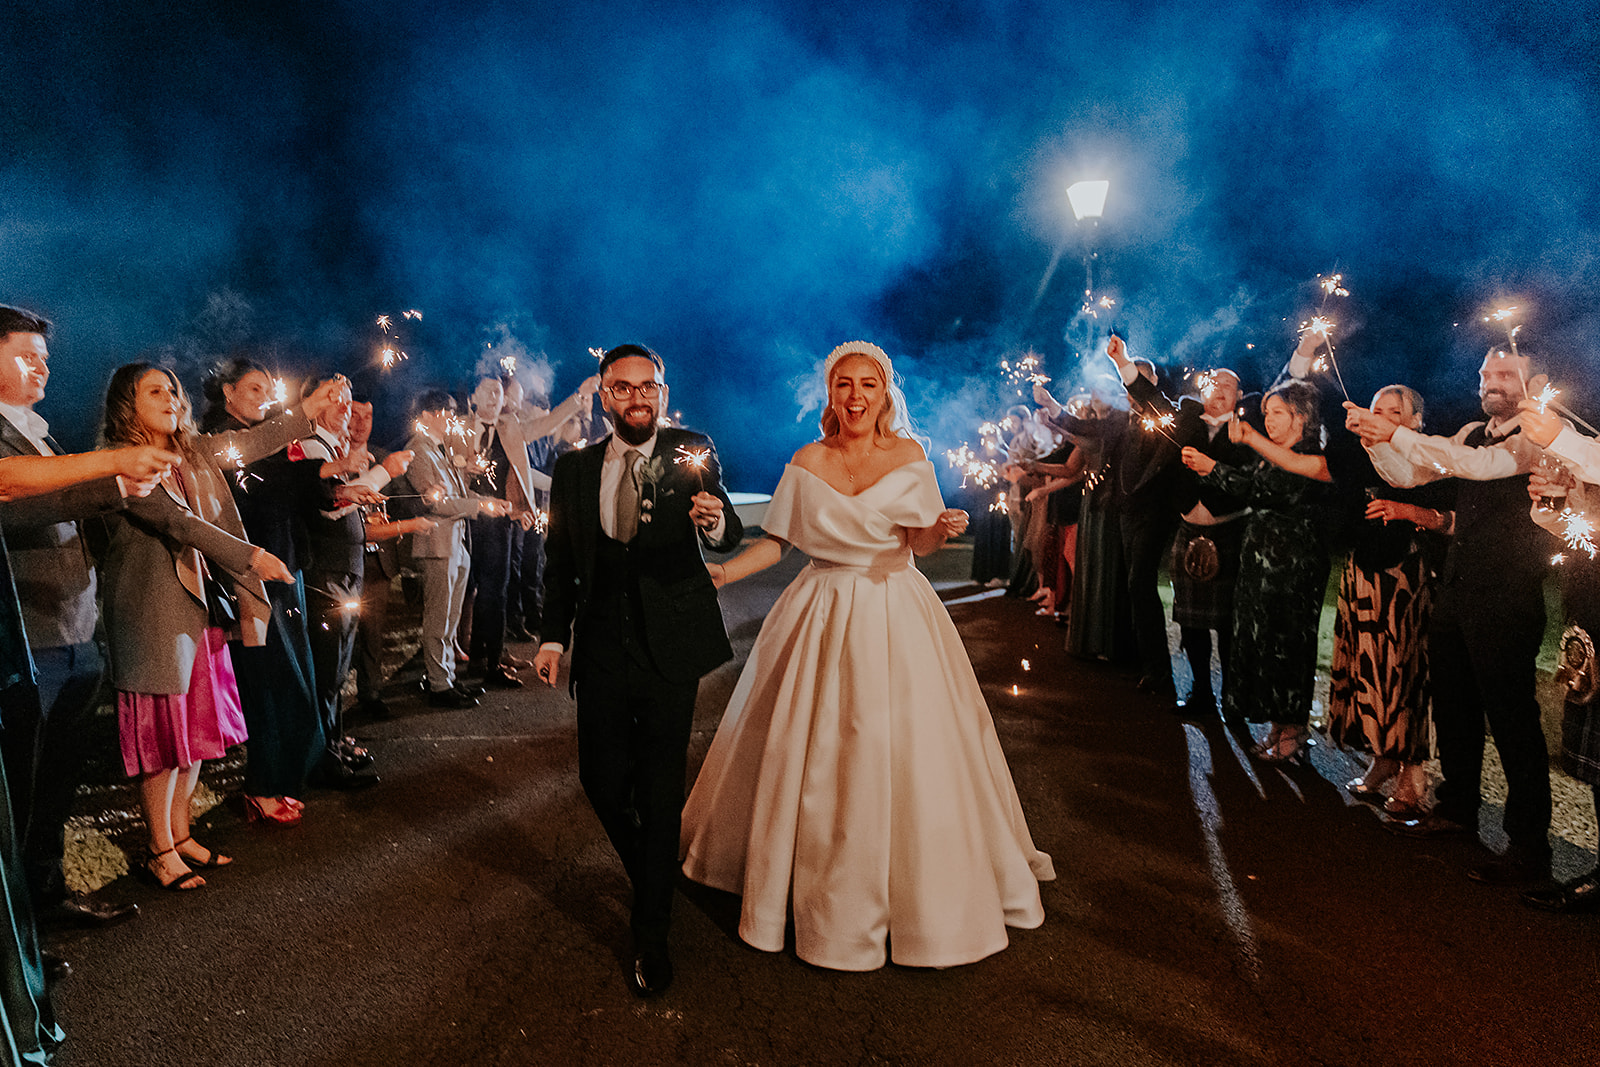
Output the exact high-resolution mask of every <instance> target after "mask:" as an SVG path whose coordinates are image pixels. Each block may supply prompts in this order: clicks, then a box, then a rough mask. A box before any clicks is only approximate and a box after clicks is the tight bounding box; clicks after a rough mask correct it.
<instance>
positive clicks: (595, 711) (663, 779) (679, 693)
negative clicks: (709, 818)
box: [577, 657, 700, 949]
mask: <svg viewBox="0 0 1600 1067" xmlns="http://www.w3.org/2000/svg"><path fill="white" fill-rule="evenodd" d="M621 659H622V662H615V661H614V662H613V663H612V664H610V665H608V667H609V669H605V670H590V671H585V672H584V673H583V675H582V676H581V677H580V678H579V679H578V682H577V697H578V779H579V781H581V782H582V783H583V791H584V793H585V794H586V795H587V796H588V798H589V803H590V804H592V805H593V806H594V812H595V814H596V815H597V816H599V818H600V825H601V826H603V827H605V831H606V834H607V835H608V836H609V837H610V838H611V844H612V846H613V847H614V848H615V849H616V850H617V855H618V857H620V858H621V860H622V866H623V867H624V868H625V869H626V870H627V872H628V878H629V879H630V880H631V881H632V883H633V922H632V925H633V937H634V943H635V945H636V946H637V947H639V948H645V949H651V948H662V949H664V948H665V947H666V943H667V930H668V927H669V926H670V924H671V921H672V894H673V891H674V889H675V887H676V885H677V881H678V838H679V830H680V827H681V825H682V820H683V798H684V793H683V789H684V776H685V773H686V764H687V752H688V748H689V728H690V725H691V723H692V722H693V720H694V702H695V695H696V694H697V693H698V691H699V687H700V683H699V680H698V679H696V680H694V681H690V682H671V681H668V680H666V679H665V678H662V677H661V675H660V674H658V673H656V671H655V670H654V669H653V668H651V667H646V666H642V665H640V664H639V663H638V662H636V661H633V660H631V659H628V658H626V657H621Z"/></svg>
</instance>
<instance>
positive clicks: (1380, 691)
mask: <svg viewBox="0 0 1600 1067" xmlns="http://www.w3.org/2000/svg"><path fill="white" fill-rule="evenodd" d="M1372 410H1373V412H1374V413H1376V414H1379V415H1382V416H1383V417H1384V418H1386V419H1388V420H1389V421H1390V422H1392V423H1394V424H1395V425H1396V426H1406V427H1409V428H1411V429H1413V430H1415V429H1418V428H1420V427H1421V425H1422V397H1421V396H1419V395H1418V394H1417V392H1416V390H1414V389H1410V388H1408V387H1407V386H1404V385H1389V386H1385V387H1384V388H1382V389H1380V390H1378V392H1377V395H1376V396H1374V397H1373V398H1372ZM1352 455H1353V457H1359V458H1358V459H1355V458H1353V463H1359V464H1360V468H1359V469H1355V470H1352V471H1350V472H1349V475H1348V477H1347V476H1346V473H1345V472H1344V471H1343V470H1341V471H1339V477H1338V478H1337V479H1336V481H1337V482H1339V483H1340V484H1341V485H1348V486H1350V487H1352V488H1355V489H1359V490H1360V491H1361V492H1362V495H1361V502H1362V505H1364V511H1363V514H1362V518H1363V519H1364V520H1365V521H1363V522H1361V523H1359V524H1358V525H1357V526H1356V528H1355V532H1354V538H1353V540H1354V544H1353V546H1352V548H1351V550H1350V554H1349V555H1348V556H1347V557H1346V559H1345V564H1344V572H1343V575H1342V576H1341V578H1340V580H1339V606H1338V614H1337V616H1336V617H1335V621H1334V627H1333V681H1332V685H1331V690H1330V701H1329V709H1328V734H1329V736H1330V737H1331V738H1332V739H1333V740H1334V742H1335V743H1337V744H1339V745H1341V746H1348V747H1352V748H1361V749H1366V750H1369V751H1370V752H1371V753H1372V757H1373V758H1372V765H1371V766H1370V767H1368V769H1367V772H1366V773H1365V774H1364V775H1361V776H1360V777H1357V778H1354V779H1352V780H1351V781H1350V782H1349V783H1347V785H1346V786H1345V788H1346V789H1348V790H1349V791H1350V795H1351V796H1353V797H1355V798H1356V799H1357V800H1364V801H1368V802H1371V803H1379V804H1383V805H1384V810H1385V811H1388V812H1389V813H1390V814H1392V815H1396V816H1399V817H1402V818H1415V817H1417V816H1419V815H1421V814H1422V813H1423V811H1422V803H1423V797H1424V796H1425V794H1426V793H1427V788H1428V782H1427V772H1426V770H1425V768H1424V764H1425V762H1426V761H1427V758H1428V695H1427V690H1428V656H1427V641H1426V634H1427V628H1428V615H1429V612H1430V609H1431V608H1432V605H1433V596H1432V583H1433V576H1434V569H1435V567H1436V565H1437V563H1438V562H1439V560H1438V556H1439V554H1440V550H1442V548H1443V544H1442V541H1443V538H1442V536H1439V535H1441V534H1442V533H1443V531H1445V530H1448V529H1449V526H1450V513H1449V508H1450V502H1449V496H1450V494H1449V489H1448V484H1449V483H1438V482H1436V483H1430V484H1429V485H1426V486H1421V487H1419V488H1417V489H1394V488H1391V487H1390V486H1389V485H1387V484H1386V483H1384V482H1383V480H1382V479H1381V478H1379V477H1378V476H1377V472H1376V471H1374V470H1373V469H1372V463H1371V461H1370V460H1369V459H1367V455H1366V451H1365V449H1363V450H1361V451H1360V452H1359V453H1353V454H1352ZM1390 781H1393V783H1394V786H1393V795H1392V796H1391V797H1390V798H1389V799H1388V800H1387V802H1386V801H1385V800H1384V796H1383V791H1382V787H1383V786H1384V785H1385V784H1387V783H1388V782H1390Z"/></svg>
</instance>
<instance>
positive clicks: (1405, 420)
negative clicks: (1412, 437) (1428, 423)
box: [1372, 389, 1422, 430]
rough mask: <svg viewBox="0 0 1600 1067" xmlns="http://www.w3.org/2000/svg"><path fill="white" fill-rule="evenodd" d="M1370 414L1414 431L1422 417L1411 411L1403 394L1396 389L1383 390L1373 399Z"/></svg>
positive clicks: (1419, 424) (1420, 422) (1420, 423)
mask: <svg viewBox="0 0 1600 1067" xmlns="http://www.w3.org/2000/svg"><path fill="white" fill-rule="evenodd" d="M1372 413H1373V414H1374V415H1377V416H1379V417H1381V418H1384V419H1387V420H1388V421H1389V422H1391V423H1393V424H1394V425H1396V426H1404V427H1406V428H1407V429H1412V430H1415V429H1416V428H1417V427H1419V426H1421V425H1422V416H1421V415H1418V414H1417V413H1416V412H1415V411H1413V410H1411V405H1410V403H1408V402H1407V400H1406V396H1405V394H1404V393H1402V392H1400V391H1399V390H1398V389H1385V390H1383V391H1382V392H1380V393H1379V394H1378V395H1377V396H1375V397H1373V398H1372Z"/></svg>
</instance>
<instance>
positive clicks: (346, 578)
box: [306, 571, 361, 747]
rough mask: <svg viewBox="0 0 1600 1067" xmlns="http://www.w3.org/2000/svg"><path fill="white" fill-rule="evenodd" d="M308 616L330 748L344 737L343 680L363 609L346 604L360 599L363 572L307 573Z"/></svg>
mask: <svg viewBox="0 0 1600 1067" xmlns="http://www.w3.org/2000/svg"><path fill="white" fill-rule="evenodd" d="M306 592H307V593H308V594H310V595H309V596H307V597H306V615H307V618H308V620H309V622H310V626H308V627H307V636H308V637H309V638H310V639H311V674H312V677H313V678H314V679H315V680H316V685H317V714H318V717H319V718H320V719H321V720H322V732H323V735H324V736H325V737H326V738H327V742H328V745H329V747H332V746H334V745H336V744H338V742H339V740H340V739H341V738H343V737H344V708H343V703H344V683H345V680H346V679H347V678H348V677H349V676H350V661H351V659H352V657H353V656H354V655H355V650H356V620H357V619H358V618H359V615H360V611H359V608H358V609H357V610H354V611H352V610H351V609H350V608H348V607H346V605H347V604H349V603H351V602H352V601H354V602H356V603H358V604H359V602H360V600H361V575H359V574H339V573H328V572H317V571H307V572H306Z"/></svg>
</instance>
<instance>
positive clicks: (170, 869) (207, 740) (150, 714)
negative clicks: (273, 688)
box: [104, 363, 332, 890]
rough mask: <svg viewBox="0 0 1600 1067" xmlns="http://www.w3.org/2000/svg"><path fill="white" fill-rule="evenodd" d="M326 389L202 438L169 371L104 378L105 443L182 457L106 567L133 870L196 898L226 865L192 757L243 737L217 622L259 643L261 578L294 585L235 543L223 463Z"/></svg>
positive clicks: (118, 541) (122, 371)
mask: <svg viewBox="0 0 1600 1067" xmlns="http://www.w3.org/2000/svg"><path fill="white" fill-rule="evenodd" d="M331 392H332V390H331V387H330V388H324V389H323V390H319V391H318V392H316V393H313V394H312V395H310V396H308V397H306V399H305V401H304V404H303V405H302V407H301V408H297V409H293V410H290V411H287V412H285V413H284V414H282V415H280V416H278V417H277V418H275V419H272V420H269V421H267V422H265V423H263V424H261V425H260V426H257V427H254V428H252V429H249V430H241V431H237V432H228V433H220V434H213V435H208V436H201V435H200V434H198V433H197V432H196V431H195V427H194V423H193V421H192V419H191V416H190V406H189V399H188V396H187V395H186V394H185V393H184V390H183V386H182V385H180V384H179V382H178V380H177V378H176V377H174V376H173V375H172V374H171V373H170V372H169V371H167V370H164V369H162V368H160V367H154V366H151V365H150V364H148V363H132V364H128V365H125V366H123V367H119V368H118V369H117V371H116V372H115V373H114V374H113V375H112V376H111V385H110V387H109V388H108V390H107V392H106V412H105V427H104V439H105V442H106V443H107V444H108V445H113V446H116V445H154V446H156V447H159V448H162V449H165V450H167V451H172V452H177V453H179V454H180V455H181V456H182V457H183V463H182V465H181V466H176V467H174V468H173V469H172V470H171V471H170V472H169V473H167V474H166V475H165V476H164V477H163V478H162V479H161V485H160V489H159V490H158V491H156V492H153V493H151V494H150V495H149V496H148V497H144V498H141V499H138V500H129V501H128V503H127V507H126V509H125V511H124V512H123V513H122V514H121V515H119V516H117V517H115V518H114V519H113V520H112V522H113V528H112V533H111V547H110V551H109V553H108V554H107V557H106V564H105V579H106V584H105V621H106V632H107V635H108V637H109V639H110V647H111V682H112V685H113V686H115V687H116V690H117V719H118V726H119V729H120V733H121V738H122V757H123V765H124V767H125V769H126V770H127V772H128V774H129V775H130V776H135V777H138V778H139V779H140V782H139V791H140V800H141V806H142V808H143V811H144V816H145V822H146V825H147V828H148V830H149V838H150V844H149V850H148V854H147V855H146V856H145V857H144V859H143V861H142V863H141V866H140V869H141V870H143V871H145V872H146V873H147V875H148V876H149V877H150V878H151V879H152V880H154V881H155V882H157V883H158V884H160V885H161V886H163V887H165V888H168V889H180V890H192V889H198V888H200V887H201V886H203V885H205V879H204V878H203V877H201V876H200V875H199V874H197V873H195V868H197V867H198V868H205V869H210V868H215V867H220V866H224V865H226V864H227V863H229V862H230V860H229V858H228V857H225V856H220V855H218V854H217V853H215V852H213V851H212V850H211V849H208V848H206V847H205V846H203V845H201V844H200V843H199V842H197V841H195V840H194V838H193V836H192V834H191V833H190V826H189V803H190V799H191V798H192V796H193V794H194V788H195V785H196V783H197V782H198V781H199V776H200V763H201V761H202V760H205V759H215V758H218V757H220V756H221V755H222V754H223V753H224V752H225V751H226V750H227V748H228V747H229V746H230V745H232V744H236V743H238V742H239V741H242V740H244V736H245V730H244V720H243V717H242V714H241V712H240V709H239V695H238V690H237V687H236V684H235V681H234V674H233V666H232V662H231V658H230V657H229V654H228V646H227V640H226V635H225V634H224V632H223V629H222V628H221V625H220V624H227V625H230V626H231V625H235V624H236V625H238V626H239V627H240V629H241V631H242V639H243V641H244V643H245V644H246V645H249V646H252V647H254V646H258V645H261V644H262V643H263V642H264V641H265V640H266V631H267V625H268V620H269V617H270V602H269V601H268V600H267V596H266V590H265V588H264V587H263V585H262V582H263V580H266V581H279V582H289V581H293V580H294V578H293V575H291V574H290V573H289V571H288V569H287V568H286V567H285V566H284V565H283V561H282V560H280V559H278V558H277V557H276V556H274V555H272V554H271V553H270V552H268V551H266V550H265V549H263V548H259V547H257V546H255V545H252V544H250V543H249V542H248V541H246V540H245V539H244V524H243V522H242V521H241V520H240V518H239V511H238V508H237V507H235V505H234V503H233V495H232V493H231V492H230V490H229V480H230V479H229V475H228V474H226V473H224V465H225V466H226V467H227V469H229V470H232V469H234V468H235V466H236V464H237V463H244V464H249V463H251V462H253V461H254V460H257V459H260V458H261V457H263V456H268V455H271V454H272V453H274V452H276V451H278V450H279V449H281V448H283V447H284V446H285V445H286V444H288V442H289V441H290V440H291V439H293V437H294V436H295V435H297V434H300V433H304V432H306V431H307V430H309V429H310V425H311V422H310V418H309V417H308V416H309V415H312V414H315V413H318V412H320V411H321V410H323V409H324V408H326V407H327V406H328V405H329V404H330V403H331V399H330V394H331ZM230 587H231V588H230ZM230 594H231V595H230Z"/></svg>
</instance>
